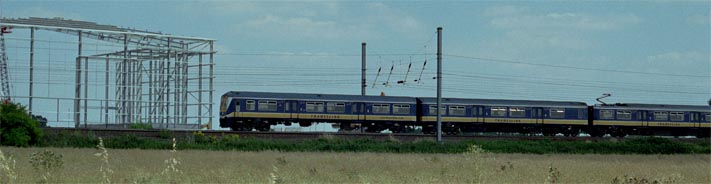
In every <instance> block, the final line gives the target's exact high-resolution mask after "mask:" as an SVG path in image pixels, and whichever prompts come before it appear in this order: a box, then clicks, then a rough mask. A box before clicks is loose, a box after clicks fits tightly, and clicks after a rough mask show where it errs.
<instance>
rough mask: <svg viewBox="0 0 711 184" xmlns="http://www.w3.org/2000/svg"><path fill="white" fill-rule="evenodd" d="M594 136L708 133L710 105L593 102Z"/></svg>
mask: <svg viewBox="0 0 711 184" xmlns="http://www.w3.org/2000/svg"><path fill="white" fill-rule="evenodd" d="M593 111H594V116H593V117H594V119H595V121H594V123H595V128H594V129H591V130H590V131H588V133H589V134H591V135H593V136H602V135H599V134H605V133H608V134H610V135H612V136H617V137H622V136H625V135H627V134H633V135H673V136H684V135H697V136H699V137H708V136H709V127H711V107H709V106H691V105H661V104H611V105H595V106H594V110H593Z"/></svg>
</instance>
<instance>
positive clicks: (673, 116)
mask: <svg viewBox="0 0 711 184" xmlns="http://www.w3.org/2000/svg"><path fill="white" fill-rule="evenodd" d="M669 119H670V120H672V121H684V112H670V113H669Z"/></svg>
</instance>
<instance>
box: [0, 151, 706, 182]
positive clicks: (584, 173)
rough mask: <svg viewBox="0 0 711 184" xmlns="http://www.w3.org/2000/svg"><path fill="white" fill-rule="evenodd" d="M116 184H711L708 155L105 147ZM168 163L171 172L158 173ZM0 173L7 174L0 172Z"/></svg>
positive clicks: (83, 171)
mask: <svg viewBox="0 0 711 184" xmlns="http://www.w3.org/2000/svg"><path fill="white" fill-rule="evenodd" d="M0 149H1V150H2V152H3V153H4V155H5V157H6V158H7V157H8V156H12V157H14V160H15V161H16V168H15V169H14V170H13V171H14V172H15V173H16V176H17V179H16V180H15V183H35V182H38V181H39V178H40V176H39V174H38V173H39V172H36V171H35V170H34V168H33V167H32V166H31V165H30V164H29V160H30V155H31V154H32V153H33V152H38V151H43V150H50V151H52V152H54V153H58V154H61V155H62V158H61V160H62V162H63V165H62V167H61V168H60V169H56V170H52V171H50V172H49V173H50V176H49V177H48V179H47V181H48V182H51V183H55V182H62V183H98V182H101V181H103V180H104V178H103V177H102V172H101V171H100V168H101V165H102V160H101V158H100V157H98V156H95V155H94V154H95V153H99V152H100V151H99V150H97V149H85V148H82V149H76V148H16V147H2V148H0ZM108 154H109V157H108V158H109V159H108V160H109V165H108V168H109V169H111V170H112V171H113V172H112V173H108V176H109V177H108V178H109V179H110V180H111V182H115V183H116V182H117V183H165V182H177V183H207V182H209V183H270V182H273V183H544V182H559V183H591V182H592V183H612V182H613V181H615V178H617V181H621V182H624V181H625V180H630V181H633V180H637V181H639V180H648V181H649V182H650V183H651V182H652V181H654V180H657V181H661V182H663V183H711V176H710V175H711V174H710V171H711V155H707V154H691V155H586V154H579V155H564V154H543V155H531V154H488V153H477V152H476V151H474V152H470V153H466V154H396V153H328V152H274V151H263V152H240V151H203V150H178V151H177V152H175V153H171V152H170V150H135V149H109V150H108ZM171 155H173V156H172V158H175V159H176V160H178V162H179V164H173V165H174V166H175V168H177V169H178V171H177V172H176V171H172V172H166V174H163V175H162V174H161V172H163V171H164V170H165V169H166V167H167V166H168V165H170V164H168V163H166V162H165V161H166V160H167V159H169V158H171ZM2 174H3V175H6V174H7V173H6V172H5V170H3V173H2ZM3 179H4V180H6V179H7V178H5V176H3Z"/></svg>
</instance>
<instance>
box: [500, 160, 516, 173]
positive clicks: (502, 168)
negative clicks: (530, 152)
mask: <svg viewBox="0 0 711 184" xmlns="http://www.w3.org/2000/svg"><path fill="white" fill-rule="evenodd" d="M507 168H508V169H509V170H513V168H514V166H513V163H511V162H506V164H504V165H501V167H500V169H499V171H506V169H507Z"/></svg>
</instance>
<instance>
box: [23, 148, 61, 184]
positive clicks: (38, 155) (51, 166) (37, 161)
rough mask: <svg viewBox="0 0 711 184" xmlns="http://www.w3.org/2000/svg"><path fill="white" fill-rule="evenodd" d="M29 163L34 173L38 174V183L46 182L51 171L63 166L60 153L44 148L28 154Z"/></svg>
mask: <svg viewBox="0 0 711 184" xmlns="http://www.w3.org/2000/svg"><path fill="white" fill-rule="evenodd" d="M30 165H32V168H34V169H35V173H39V174H40V177H39V179H40V181H39V183H48V182H49V179H50V177H52V172H54V171H57V170H60V169H61V168H62V167H63V166H64V161H62V154H57V153H54V152H52V151H49V150H44V151H38V152H34V153H32V155H30Z"/></svg>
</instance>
